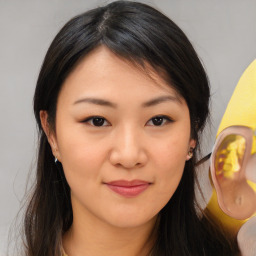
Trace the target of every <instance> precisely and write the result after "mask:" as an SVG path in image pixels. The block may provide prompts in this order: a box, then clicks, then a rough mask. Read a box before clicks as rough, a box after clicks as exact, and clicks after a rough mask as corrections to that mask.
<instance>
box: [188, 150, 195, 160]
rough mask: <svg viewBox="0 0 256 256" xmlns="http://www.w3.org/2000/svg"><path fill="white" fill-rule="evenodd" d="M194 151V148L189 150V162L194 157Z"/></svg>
mask: <svg viewBox="0 0 256 256" xmlns="http://www.w3.org/2000/svg"><path fill="white" fill-rule="evenodd" d="M193 151H194V148H192V147H191V148H190V149H189V151H188V160H189V159H190V158H192V156H193Z"/></svg>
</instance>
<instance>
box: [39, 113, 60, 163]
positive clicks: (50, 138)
mask: <svg viewBox="0 0 256 256" xmlns="http://www.w3.org/2000/svg"><path fill="white" fill-rule="evenodd" d="M40 120H41V125H42V128H43V130H44V133H45V135H46V137H47V140H48V142H49V144H50V146H51V149H52V154H53V155H54V157H55V158H57V159H58V160H59V161H60V156H59V153H58V147H57V141H56V136H55V133H54V132H53V131H52V130H51V128H50V125H49V122H48V113H47V111H46V110H41V111H40Z"/></svg>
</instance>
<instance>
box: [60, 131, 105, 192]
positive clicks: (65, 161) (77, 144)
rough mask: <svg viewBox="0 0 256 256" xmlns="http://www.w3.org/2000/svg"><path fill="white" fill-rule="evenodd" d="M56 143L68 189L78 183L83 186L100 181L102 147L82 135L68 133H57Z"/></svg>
mask: <svg viewBox="0 0 256 256" xmlns="http://www.w3.org/2000/svg"><path fill="white" fill-rule="evenodd" d="M67 134H69V136H68V135H67ZM62 135H63V136H62ZM58 141H59V144H58V146H59V152H60V156H61V162H62V165H63V169H64V172H65V175H66V179H67V181H68V183H69V184H70V187H72V184H77V185H78V184H80V183H83V184H80V185H82V186H84V185H85V184H84V183H90V182H91V181H94V182H96V181H98V179H100V177H99V173H100V170H101V166H102V163H103V161H104V159H105V157H106V156H105V155H106V154H105V151H106V150H105V149H104V147H102V146H99V143H92V142H91V141H90V140H89V139H88V138H87V139H86V138H85V137H84V135H81V134H79V133H69V132H68V131H65V132H62V133H59V136H58ZM71 183H72V184H71Z"/></svg>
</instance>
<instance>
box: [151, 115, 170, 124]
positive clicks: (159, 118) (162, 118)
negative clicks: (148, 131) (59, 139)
mask: <svg viewBox="0 0 256 256" xmlns="http://www.w3.org/2000/svg"><path fill="white" fill-rule="evenodd" d="M170 122H173V120H172V119H170V118H169V117H167V116H155V117H153V118H151V119H150V120H149V122H148V123H149V125H152V126H163V125H165V124H167V123H170Z"/></svg>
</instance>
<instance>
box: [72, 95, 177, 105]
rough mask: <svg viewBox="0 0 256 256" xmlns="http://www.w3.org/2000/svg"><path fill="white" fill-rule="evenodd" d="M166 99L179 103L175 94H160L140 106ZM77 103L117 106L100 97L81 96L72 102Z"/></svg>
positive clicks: (158, 102) (155, 103) (161, 101)
mask: <svg viewBox="0 0 256 256" xmlns="http://www.w3.org/2000/svg"><path fill="white" fill-rule="evenodd" d="M166 101H172V102H177V103H179V104H180V103H181V101H180V99H179V98H178V97H175V96H171V95H169V96H160V97H157V98H154V99H151V100H149V101H147V102H144V103H142V104H141V106H142V107H144V108H145V107H152V106H155V105H158V104H160V103H163V102H166ZM79 103H91V104H95V105H99V106H106V107H111V108H117V104H116V103H113V102H110V101H108V100H104V99H100V98H82V99H79V100H77V101H75V102H74V104H73V105H76V104H79Z"/></svg>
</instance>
